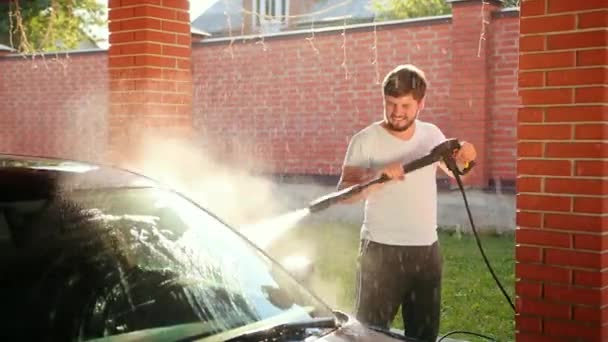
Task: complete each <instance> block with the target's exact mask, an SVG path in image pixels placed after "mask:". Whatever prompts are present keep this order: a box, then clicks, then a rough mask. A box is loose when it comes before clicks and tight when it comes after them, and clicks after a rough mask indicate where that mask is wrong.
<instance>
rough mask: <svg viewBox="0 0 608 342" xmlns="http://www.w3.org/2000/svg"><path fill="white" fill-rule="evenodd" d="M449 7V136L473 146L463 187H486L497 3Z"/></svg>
mask: <svg viewBox="0 0 608 342" xmlns="http://www.w3.org/2000/svg"><path fill="white" fill-rule="evenodd" d="M447 2H450V3H451V4H452V42H451V50H452V72H451V77H452V80H451V87H450V100H449V103H450V118H451V120H452V130H451V132H452V135H454V136H455V137H456V138H459V139H462V140H467V141H470V142H472V143H473V144H475V147H476V148H477V152H478V158H477V162H478V165H477V166H476V167H475V172H473V173H472V174H471V175H470V176H469V177H468V179H467V183H468V184H470V185H472V186H475V187H486V186H487V185H488V174H489V170H490V165H488V162H489V161H490V160H491V159H490V158H488V156H487V155H486V154H487V152H488V150H489V146H488V125H489V124H490V123H489V119H490V108H489V106H488V102H489V101H488V89H489V80H488V69H489V68H488V62H489V61H490V60H491V57H490V56H491V53H490V51H489V47H490V46H491V45H490V39H491V35H490V32H491V27H490V25H491V20H492V15H491V13H492V12H493V11H496V10H497V9H500V8H501V6H502V2H501V1H499V0H491V1H488V0H483V1H482V0H447Z"/></svg>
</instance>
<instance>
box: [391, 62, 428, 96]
mask: <svg viewBox="0 0 608 342" xmlns="http://www.w3.org/2000/svg"><path fill="white" fill-rule="evenodd" d="M426 85H427V80H426V76H425V75H424V72H423V71H422V70H420V69H419V68H418V67H416V66H414V65H412V64H402V65H398V66H397V67H395V68H394V69H393V70H391V71H390V72H389V73H388V74H386V76H385V77H384V81H383V82H382V89H383V91H384V95H385V96H386V95H388V96H393V97H401V96H405V95H409V94H412V97H413V98H414V99H415V100H416V101H420V100H422V98H424V95H425V93H426Z"/></svg>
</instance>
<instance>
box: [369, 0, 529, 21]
mask: <svg viewBox="0 0 608 342" xmlns="http://www.w3.org/2000/svg"><path fill="white" fill-rule="evenodd" d="M519 2H520V0H503V7H505V8H506V7H517V6H519ZM370 5H371V6H370V7H371V10H372V11H374V13H376V16H377V17H378V19H380V20H391V19H407V18H418V17H431V16H437V15H444V14H449V13H450V12H451V10H452V7H451V5H450V4H449V3H447V2H446V1H445V0H371V1H370Z"/></svg>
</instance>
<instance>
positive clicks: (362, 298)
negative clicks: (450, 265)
mask: <svg viewBox="0 0 608 342" xmlns="http://www.w3.org/2000/svg"><path fill="white" fill-rule="evenodd" d="M442 263H443V262H442V257H441V251H440V248H439V242H435V243H434V244H432V245H430V246H392V245H384V244H379V243H376V242H372V241H367V240H364V241H362V242H361V247H360V251H359V267H358V272H357V291H356V292H357V298H356V303H355V310H356V316H357V319H358V320H359V321H361V323H363V324H368V325H373V326H377V327H381V328H389V327H390V324H391V323H392V321H393V319H394V317H395V315H396V314H397V310H398V309H399V306H401V313H402V316H403V325H404V327H405V335H406V336H407V337H413V338H416V339H419V340H422V341H435V340H436V339H437V335H438V333H439V315H440V305H441V272H442Z"/></svg>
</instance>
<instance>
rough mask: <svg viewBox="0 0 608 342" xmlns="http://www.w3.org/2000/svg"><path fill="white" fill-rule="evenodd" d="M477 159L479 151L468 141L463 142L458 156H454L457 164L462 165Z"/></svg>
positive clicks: (457, 152) (457, 153)
mask: <svg viewBox="0 0 608 342" xmlns="http://www.w3.org/2000/svg"><path fill="white" fill-rule="evenodd" d="M476 158H477V151H476V150H475V146H473V144H471V143H468V142H466V141H463V142H462V143H461V144H460V149H459V150H458V151H456V154H455V155H454V159H456V162H458V163H461V164H468V163H469V162H471V161H473V160H475V159H476Z"/></svg>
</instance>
